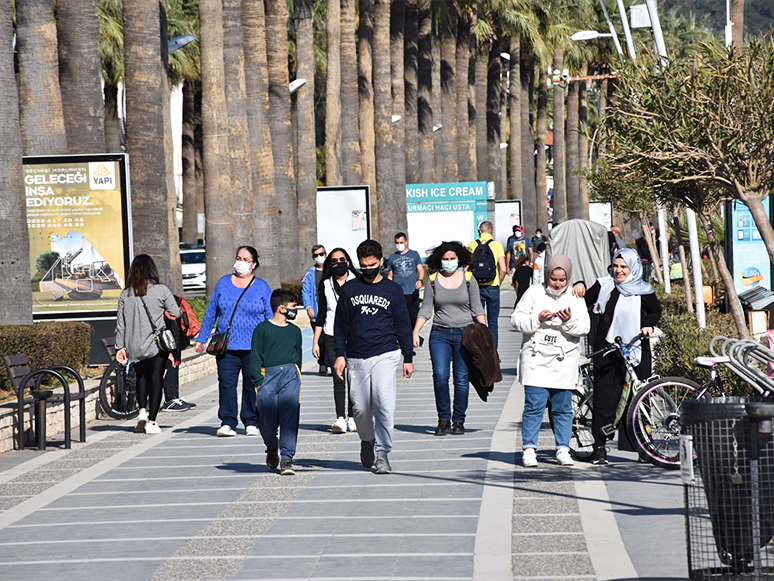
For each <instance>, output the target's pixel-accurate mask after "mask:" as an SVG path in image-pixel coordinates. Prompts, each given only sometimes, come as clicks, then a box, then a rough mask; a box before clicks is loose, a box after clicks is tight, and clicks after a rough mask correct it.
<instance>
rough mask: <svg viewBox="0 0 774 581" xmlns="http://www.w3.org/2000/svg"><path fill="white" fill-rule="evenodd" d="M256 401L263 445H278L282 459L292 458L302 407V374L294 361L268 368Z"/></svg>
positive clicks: (270, 446)
mask: <svg viewBox="0 0 774 581" xmlns="http://www.w3.org/2000/svg"><path fill="white" fill-rule="evenodd" d="M255 400H256V405H257V407H258V409H259V410H260V414H259V415H260V420H259V421H258V428H259V429H260V430H261V436H263V442H264V444H266V447H267V448H269V449H271V450H276V449H277V447H278V446H279V450H280V455H281V456H282V457H283V458H292V457H293V456H294V455H295V454H296V441H297V440H298V415H299V410H300V407H301V376H300V375H299V373H298V368H297V367H296V366H295V364H293V363H286V364H285V365H277V366H275V367H267V368H266V375H265V379H264V380H263V383H262V384H261V387H259V388H258V391H257V392H256V397H255ZM277 430H279V439H277Z"/></svg>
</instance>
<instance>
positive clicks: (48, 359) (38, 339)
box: [0, 321, 91, 391]
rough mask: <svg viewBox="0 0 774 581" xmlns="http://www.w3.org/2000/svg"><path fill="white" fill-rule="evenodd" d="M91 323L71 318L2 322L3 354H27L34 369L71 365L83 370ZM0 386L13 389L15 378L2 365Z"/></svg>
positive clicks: (9, 389) (1, 349)
mask: <svg viewBox="0 0 774 581" xmlns="http://www.w3.org/2000/svg"><path fill="white" fill-rule="evenodd" d="M90 338H91V326H90V325H89V324H88V323H77V322H71V321H48V322H44V323H35V324H34V325H6V326H0V356H6V355H26V357H27V361H28V362H29V364H30V368H32V369H40V368H41V367H48V366H50V365H68V366H70V367H72V368H73V369H75V370H76V371H77V372H78V373H81V374H83V372H84V371H85V369H86V364H87V363H88V361H89V351H90ZM0 389H4V390H6V391H11V390H12V389H13V387H12V385H11V381H10V379H9V378H8V374H7V372H6V369H5V365H2V366H0Z"/></svg>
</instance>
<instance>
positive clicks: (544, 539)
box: [512, 533, 587, 554]
mask: <svg viewBox="0 0 774 581" xmlns="http://www.w3.org/2000/svg"><path fill="white" fill-rule="evenodd" d="M512 545H513V552H514V553H519V554H529V553H543V552H549V553H550V552H561V551H586V550H587V548H586V539H585V537H584V536H583V533H575V534H561V533H560V534H555V535H514V536H513V543H512Z"/></svg>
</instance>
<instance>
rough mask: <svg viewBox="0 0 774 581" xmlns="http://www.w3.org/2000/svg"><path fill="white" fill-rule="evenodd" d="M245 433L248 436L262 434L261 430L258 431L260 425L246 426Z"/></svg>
mask: <svg viewBox="0 0 774 581" xmlns="http://www.w3.org/2000/svg"><path fill="white" fill-rule="evenodd" d="M245 434H246V435H248V436H260V435H261V432H259V431H258V426H247V427H246V428H245Z"/></svg>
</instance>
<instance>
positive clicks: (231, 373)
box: [196, 246, 272, 436]
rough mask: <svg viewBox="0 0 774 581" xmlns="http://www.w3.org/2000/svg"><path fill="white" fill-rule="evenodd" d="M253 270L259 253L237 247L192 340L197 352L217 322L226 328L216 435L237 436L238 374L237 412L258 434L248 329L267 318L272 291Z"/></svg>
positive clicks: (250, 431)
mask: <svg viewBox="0 0 774 581" xmlns="http://www.w3.org/2000/svg"><path fill="white" fill-rule="evenodd" d="M256 268H258V252H257V251H256V250H255V248H253V247H252V246H240V247H239V248H237V252H236V261H235V262H234V273H233V274H227V275H225V276H223V277H221V278H220V280H219V281H218V284H216V285H215V290H213V292H212V297H211V298H210V303H209V304H208V305H207V310H206V311H205V313H204V318H203V319H202V328H201V330H200V331H199V336H198V337H197V338H196V350H197V351H201V350H202V349H204V345H205V343H206V342H207V341H208V340H209V338H210V334H211V333H212V329H213V327H214V326H215V321H216V320H217V332H218V333H225V332H226V331H227V330H229V336H228V345H227V347H226V352H225V353H224V354H223V355H218V356H217V363H218V418H220V422H221V426H220V428H219V429H218V432H217V434H218V436H236V427H237V424H238V421H237V412H238V406H237V383H238V382H239V375H240V372H241V374H242V412H241V413H240V414H239V417H240V418H241V419H242V423H243V424H244V426H245V433H246V434H247V435H248V436H258V435H260V432H259V431H258V414H257V412H256V411H255V386H254V385H253V380H252V379H250V348H251V347H252V341H253V330H254V329H255V327H256V326H257V325H258V323H262V322H263V321H265V320H266V319H271V316H272V311H271V289H270V288H269V285H268V284H266V281H264V280H262V279H260V278H258V277H256V276H253V271H254V270H255V269H256Z"/></svg>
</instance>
